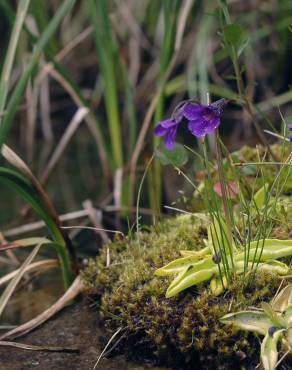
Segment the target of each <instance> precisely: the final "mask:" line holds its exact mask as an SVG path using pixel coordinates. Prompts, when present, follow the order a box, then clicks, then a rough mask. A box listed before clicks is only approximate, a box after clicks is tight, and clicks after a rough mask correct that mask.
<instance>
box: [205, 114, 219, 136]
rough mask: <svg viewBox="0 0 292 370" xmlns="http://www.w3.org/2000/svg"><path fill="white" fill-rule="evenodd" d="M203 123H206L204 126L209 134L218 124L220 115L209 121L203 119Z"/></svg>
mask: <svg viewBox="0 0 292 370" xmlns="http://www.w3.org/2000/svg"><path fill="white" fill-rule="evenodd" d="M205 123H206V127H205V131H206V134H211V133H212V132H213V131H215V130H216V128H217V127H218V126H219V125H220V117H219V116H215V117H214V118H213V119H211V120H209V121H207V120H205Z"/></svg>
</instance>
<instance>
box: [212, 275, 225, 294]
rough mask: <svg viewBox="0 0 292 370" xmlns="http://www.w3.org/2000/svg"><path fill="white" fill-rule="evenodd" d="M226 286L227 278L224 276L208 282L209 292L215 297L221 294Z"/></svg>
mask: <svg viewBox="0 0 292 370" xmlns="http://www.w3.org/2000/svg"><path fill="white" fill-rule="evenodd" d="M227 286H228V282H227V278H226V276H224V275H223V276H222V277H220V276H216V277H213V279H212V280H211V281H210V289H211V292H212V293H213V294H214V295H216V296H218V295H220V294H221V293H223V292H224V290H225V289H226V288H227Z"/></svg>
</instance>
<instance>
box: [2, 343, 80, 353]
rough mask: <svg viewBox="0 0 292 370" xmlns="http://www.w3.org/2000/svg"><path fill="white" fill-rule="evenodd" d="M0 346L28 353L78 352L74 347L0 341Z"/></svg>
mask: <svg viewBox="0 0 292 370" xmlns="http://www.w3.org/2000/svg"><path fill="white" fill-rule="evenodd" d="M0 346H5V347H14V348H20V349H26V350H29V351H44V352H71V353H76V352H79V348H75V347H52V346H35V345H33V344H26V343H18V342H8V341H5V340H1V341H0Z"/></svg>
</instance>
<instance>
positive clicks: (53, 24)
mask: <svg viewBox="0 0 292 370" xmlns="http://www.w3.org/2000/svg"><path fill="white" fill-rule="evenodd" d="M75 1H76V0H64V1H63V3H62V5H61V6H60V7H59V9H58V10H57V12H56V13H55V15H54V16H53V18H52V19H51V21H50V23H49V24H48V26H47V28H46V29H45V31H44V32H43V33H42V35H41V36H40V37H39V39H38V41H37V43H36V45H35V47H34V50H33V53H32V55H31V57H30V59H29V62H28V64H27V66H26V68H25V70H24V72H23V74H22V76H21V77H20V79H19V81H18V83H17V85H16V87H15V89H14V91H13V93H12V96H11V98H10V99H9V102H8V105H7V107H6V114H5V116H4V118H3V120H2V122H1V125H0V148H1V147H2V144H3V143H4V142H5V140H6V137H7V135H8V132H9V130H10V127H11V125H12V122H13V119H14V116H15V113H16V111H17V108H18V104H19V103H20V101H21V98H22V96H23V92H24V89H25V87H26V84H27V82H28V80H29V78H30V76H31V74H32V73H33V71H34V68H35V67H36V65H37V63H38V61H39V58H40V56H41V53H42V51H43V49H44V48H45V47H46V45H47V44H48V42H49V40H50V38H51V37H52V35H53V34H54V33H55V32H56V30H57V28H58V26H59V24H60V22H61V21H62V19H63V18H64V16H65V15H66V14H68V12H69V11H70V9H71V7H72V6H73V4H74V3H75Z"/></svg>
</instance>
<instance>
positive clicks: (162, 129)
mask: <svg viewBox="0 0 292 370" xmlns="http://www.w3.org/2000/svg"><path fill="white" fill-rule="evenodd" d="M168 130H169V129H168V128H165V127H163V126H162V125H161V124H158V125H157V126H156V127H155V129H154V134H155V135H156V136H164V135H165V134H166V133H167V131H168Z"/></svg>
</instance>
